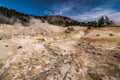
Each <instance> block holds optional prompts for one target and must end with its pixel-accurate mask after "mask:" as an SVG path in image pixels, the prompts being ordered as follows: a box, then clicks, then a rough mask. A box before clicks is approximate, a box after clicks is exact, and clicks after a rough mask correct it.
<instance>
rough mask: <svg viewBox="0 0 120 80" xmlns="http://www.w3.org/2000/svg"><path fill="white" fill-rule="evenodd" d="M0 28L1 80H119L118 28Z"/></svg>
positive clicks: (43, 26)
mask: <svg viewBox="0 0 120 80" xmlns="http://www.w3.org/2000/svg"><path fill="white" fill-rule="evenodd" d="M0 28H1V31H0V80H119V79H120V64H119V62H120V33H119V32H120V29H119V28H116V27H106V28H99V29H90V30H87V29H86V28H84V27H77V26H74V27H70V28H64V27H58V26H53V25H49V24H46V23H42V24H39V25H36V24H32V25H30V26H29V27H24V26H21V25H5V24H4V25H3V24H1V25H0Z"/></svg>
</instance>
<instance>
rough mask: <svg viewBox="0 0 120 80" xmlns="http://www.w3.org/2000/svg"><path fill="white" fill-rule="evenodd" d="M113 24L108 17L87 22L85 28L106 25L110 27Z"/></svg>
mask: <svg viewBox="0 0 120 80" xmlns="http://www.w3.org/2000/svg"><path fill="white" fill-rule="evenodd" d="M113 23H114V22H113V21H112V20H110V19H109V17H107V16H102V17H101V18H100V19H99V20H98V21H89V22H88V23H87V27H88V28H91V27H103V26H106V25H111V24H113Z"/></svg>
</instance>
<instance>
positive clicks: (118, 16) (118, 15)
mask: <svg viewBox="0 0 120 80" xmlns="http://www.w3.org/2000/svg"><path fill="white" fill-rule="evenodd" d="M105 15H106V16H108V17H110V19H111V20H113V21H115V22H120V12H118V11H115V10H112V9H103V8H100V7H97V8H94V9H92V10H90V11H87V12H84V13H82V14H79V15H75V16H71V18H73V19H75V20H79V21H90V20H96V19H98V18H100V17H101V16H105Z"/></svg>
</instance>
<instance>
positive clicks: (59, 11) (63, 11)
mask: <svg viewBox="0 0 120 80" xmlns="http://www.w3.org/2000/svg"><path fill="white" fill-rule="evenodd" d="M71 9H72V6H68V7H64V8H61V9H59V10H56V11H55V13H54V14H55V15H63V14H64V13H65V12H67V11H70V10H71Z"/></svg>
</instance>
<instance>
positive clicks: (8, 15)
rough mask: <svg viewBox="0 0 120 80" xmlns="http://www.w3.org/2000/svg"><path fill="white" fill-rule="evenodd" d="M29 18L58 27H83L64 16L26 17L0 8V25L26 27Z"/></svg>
mask: <svg viewBox="0 0 120 80" xmlns="http://www.w3.org/2000/svg"><path fill="white" fill-rule="evenodd" d="M31 17H34V18H37V19H40V20H41V21H42V22H45V21H46V22H48V23H49V24H53V25H59V26H74V25H79V26H85V25H86V24H85V23H84V22H78V21H75V20H73V19H70V18H68V17H64V16H59V15H56V16H34V15H27V14H24V13H20V12H17V11H15V10H12V9H7V8H4V7H0V23H5V24H14V23H15V22H20V23H22V24H23V25H27V24H28V23H29V20H30V18H31Z"/></svg>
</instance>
